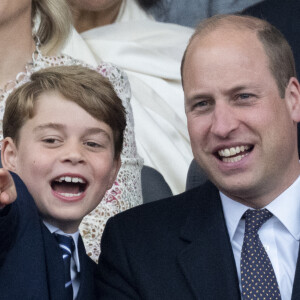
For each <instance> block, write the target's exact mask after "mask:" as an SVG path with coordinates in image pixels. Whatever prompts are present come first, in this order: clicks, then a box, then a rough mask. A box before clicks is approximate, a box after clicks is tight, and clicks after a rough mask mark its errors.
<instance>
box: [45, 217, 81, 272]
mask: <svg viewBox="0 0 300 300" xmlns="http://www.w3.org/2000/svg"><path fill="white" fill-rule="evenodd" d="M43 223H44V225H45V226H46V227H47V228H48V230H49V231H50V232H51V234H53V233H56V234H62V235H66V236H70V237H72V239H73V241H74V244H75V252H74V254H73V259H74V262H75V264H76V268H77V272H78V273H79V272H80V261H79V253H78V238H79V230H77V231H76V232H74V233H72V234H70V233H65V232H63V231H62V230H61V229H59V228H57V227H55V226H53V225H52V224H49V223H48V222H46V221H44V220H43Z"/></svg>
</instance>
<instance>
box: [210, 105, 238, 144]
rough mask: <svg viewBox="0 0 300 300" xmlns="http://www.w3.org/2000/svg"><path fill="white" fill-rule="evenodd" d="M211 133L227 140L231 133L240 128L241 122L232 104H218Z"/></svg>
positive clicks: (213, 116)
mask: <svg viewBox="0 0 300 300" xmlns="http://www.w3.org/2000/svg"><path fill="white" fill-rule="evenodd" d="M211 122H212V124H211V132H212V133H213V134H214V135H216V136H217V137H219V138H223V139H224V138H227V137H228V136H229V135H230V133H231V132H233V131H235V130H236V129H237V128H238V125H239V120H238V116H237V114H236V111H235V110H234V107H232V106H230V104H227V103H222V104H219V103H217V104H216V105H215V109H214V112H213V115H212V121H211Z"/></svg>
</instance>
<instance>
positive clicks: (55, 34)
mask: <svg viewBox="0 0 300 300" xmlns="http://www.w3.org/2000/svg"><path fill="white" fill-rule="evenodd" d="M31 20H32V28H33V29H36V32H35V35H36V36H37V37H38V38H39V40H40V42H41V50H42V52H43V53H45V54H47V55H50V54H56V53H57V52H58V51H59V50H60V49H61V48H62V46H63V45H64V43H65V42H66V40H67V38H68V36H69V34H70V30H71V24H72V15H71V12H70V9H69V6H68V4H67V2H66V1H65V0H32V17H31ZM35 22H37V23H38V24H35Z"/></svg>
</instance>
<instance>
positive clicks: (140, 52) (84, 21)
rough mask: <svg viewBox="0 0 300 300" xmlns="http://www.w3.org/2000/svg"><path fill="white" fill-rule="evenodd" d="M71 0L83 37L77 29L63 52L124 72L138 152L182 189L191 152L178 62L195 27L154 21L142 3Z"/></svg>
mask: <svg viewBox="0 0 300 300" xmlns="http://www.w3.org/2000/svg"><path fill="white" fill-rule="evenodd" d="M68 2H69V4H70V7H71V9H72V13H73V20H74V26H75V28H76V29H77V31H78V32H79V33H80V35H79V34H78V32H75V31H74V32H73V35H72V36H71V38H70V39H69V41H68V43H67V44H66V46H65V48H64V49H63V52H64V53H66V54H69V55H72V56H73V57H76V58H79V59H83V60H85V61H87V62H89V63H90V64H93V65H96V64H99V63H101V62H102V61H110V62H112V63H114V64H116V65H118V66H120V67H121V68H122V69H123V70H125V71H126V73H127V75H128V78H129V82H130V85H131V90H132V96H133V97H132V101H131V104H132V108H133V116H134V122H135V133H136V141H137V149H138V153H139V154H140V156H141V157H143V159H144V163H145V165H147V166H150V167H152V168H154V169H156V170H157V171H159V172H160V173H161V174H162V175H163V177H164V178H165V180H166V182H167V183H168V184H169V186H170V188H171V190H172V192H173V193H174V194H177V193H180V192H182V191H184V189H185V180H186V175H187V170H188V166H189V164H190V162H191V160H192V153H191V150H190V142H189V137H188V133H187V129H186V117H185V115H184V112H183V110H182V107H183V105H184V98H183V93H182V89H181V81H180V61H181V57H182V55H183V51H184V49H185V46H186V44H187V42H188V39H189V37H190V36H191V34H192V30H191V29H190V28H187V27H183V26H179V25H175V24H165V23H160V22H156V21H155V20H154V19H153V17H152V16H150V15H148V14H147V13H146V12H145V10H144V9H143V8H142V6H141V4H142V3H145V2H144V1H136V0H113V1H111V0H104V1H103V0H101V1H100V0H96V1H90V0H68ZM146 2H147V1H146ZM150 2H151V1H150Z"/></svg>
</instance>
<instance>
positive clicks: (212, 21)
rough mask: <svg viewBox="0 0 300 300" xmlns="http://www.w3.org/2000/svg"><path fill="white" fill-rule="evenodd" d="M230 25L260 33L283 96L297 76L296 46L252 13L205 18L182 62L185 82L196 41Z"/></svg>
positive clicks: (270, 66)
mask: <svg viewBox="0 0 300 300" xmlns="http://www.w3.org/2000/svg"><path fill="white" fill-rule="evenodd" d="M226 26H230V27H231V28H236V29H238V30H248V31H252V32H254V33H255V34H256V36H257V38H258V40H259V41H260V42H261V43H262V45H263V48H264V50H265V53H266V55H267V57H268V59H269V68H270V71H271V74H272V75H273V77H274V79H275V81H276V84H277V86H278V90H279V94H280V97H281V98H284V94H285V89H286V87H287V85H288V83H289V80H290V78H291V77H296V76H297V75H296V68H295V61H294V56H293V52H292V49H291V47H290V45H289V44H288V42H287V40H286V39H285V37H284V36H283V35H282V33H281V32H280V31H279V30H278V29H277V28H275V27H274V26H273V25H271V24H270V23H268V22H267V21H265V20H261V19H258V18H255V17H252V16H241V15H216V16H213V17H211V18H208V19H206V20H204V21H202V22H201V23H200V24H199V25H198V26H197V28H196V30H195V32H194V34H193V35H192V36H191V38H190V41H189V44H188V46H187V48H186V50H185V53H184V55H183V58H182V62H181V79H182V86H183V67H184V62H185V58H186V55H187V52H188V49H189V46H190V45H191V43H192V41H193V40H194V39H195V38H197V37H201V36H205V35H206V34H208V33H210V32H212V31H214V30H216V29H220V28H222V27H223V28H224V27H226Z"/></svg>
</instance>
